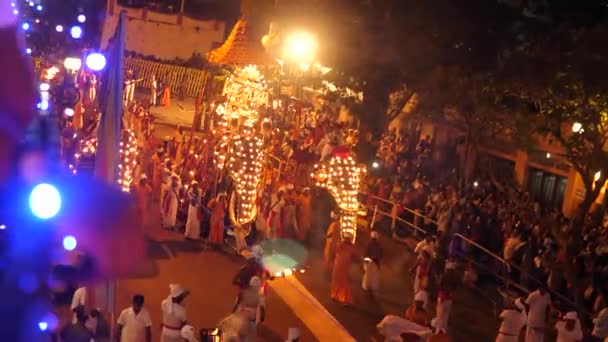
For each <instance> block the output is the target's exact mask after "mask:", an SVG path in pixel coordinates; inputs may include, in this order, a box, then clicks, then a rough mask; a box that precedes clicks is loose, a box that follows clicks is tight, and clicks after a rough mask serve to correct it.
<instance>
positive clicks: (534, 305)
mask: <svg viewBox="0 0 608 342" xmlns="http://www.w3.org/2000/svg"><path fill="white" fill-rule="evenodd" d="M526 304H528V305H529V306H530V309H529V312H528V323H527V324H526V342H544V341H545V322H546V320H547V314H548V313H549V308H550V306H551V295H550V294H549V293H548V292H547V289H546V288H545V287H544V286H541V287H540V288H539V289H538V290H536V291H534V292H532V293H530V294H529V295H528V298H527V299H526Z"/></svg>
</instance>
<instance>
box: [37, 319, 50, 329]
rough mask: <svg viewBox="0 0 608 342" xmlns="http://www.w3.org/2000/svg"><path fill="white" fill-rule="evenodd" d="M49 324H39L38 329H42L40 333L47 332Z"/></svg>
mask: <svg viewBox="0 0 608 342" xmlns="http://www.w3.org/2000/svg"><path fill="white" fill-rule="evenodd" d="M48 327H49V324H48V323H47V322H44V321H42V322H38V328H39V329H40V331H46V329H48Z"/></svg>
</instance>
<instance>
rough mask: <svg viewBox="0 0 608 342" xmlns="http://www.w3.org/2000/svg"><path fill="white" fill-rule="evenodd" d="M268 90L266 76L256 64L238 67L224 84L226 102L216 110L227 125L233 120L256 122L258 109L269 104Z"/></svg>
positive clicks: (224, 124) (223, 93) (225, 125)
mask: <svg viewBox="0 0 608 342" xmlns="http://www.w3.org/2000/svg"><path fill="white" fill-rule="evenodd" d="M268 94H269V92H268V90H267V85H266V81H265V80H264V76H263V75H262V74H261V73H260V71H259V70H258V68H257V67H256V66H255V65H249V66H246V67H243V68H239V69H237V70H236V71H235V72H234V74H233V75H232V76H230V77H229V78H228V79H227V80H226V83H225V84H224V91H223V92H222V95H224V96H225V97H226V103H224V104H220V105H219V106H218V107H217V108H216V112H217V113H218V114H219V115H220V117H221V118H222V125H223V126H224V127H227V125H228V122H229V121H231V120H238V121H239V123H245V122H255V121H257V119H258V110H259V109H260V108H262V107H264V106H266V105H267V104H268Z"/></svg>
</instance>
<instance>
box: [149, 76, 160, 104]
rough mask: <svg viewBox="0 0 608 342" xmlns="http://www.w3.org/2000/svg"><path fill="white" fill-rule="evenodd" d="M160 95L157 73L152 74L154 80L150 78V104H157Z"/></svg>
mask: <svg viewBox="0 0 608 342" xmlns="http://www.w3.org/2000/svg"><path fill="white" fill-rule="evenodd" d="M157 97H158V81H157V80H156V75H154V74H152V80H150V105H151V106H156V105H158V102H157V100H158V99H157Z"/></svg>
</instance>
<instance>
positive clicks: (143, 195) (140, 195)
mask: <svg viewBox="0 0 608 342" xmlns="http://www.w3.org/2000/svg"><path fill="white" fill-rule="evenodd" d="M131 193H132V194H133V196H134V197H135V205H136V207H137V215H138V216H139V219H140V222H141V226H142V227H145V226H146V225H147V224H148V216H149V209H150V201H151V199H152V187H150V185H148V176H146V175H145V174H142V175H141V177H140V180H139V184H137V185H134V186H133V187H132V188H131Z"/></svg>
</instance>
